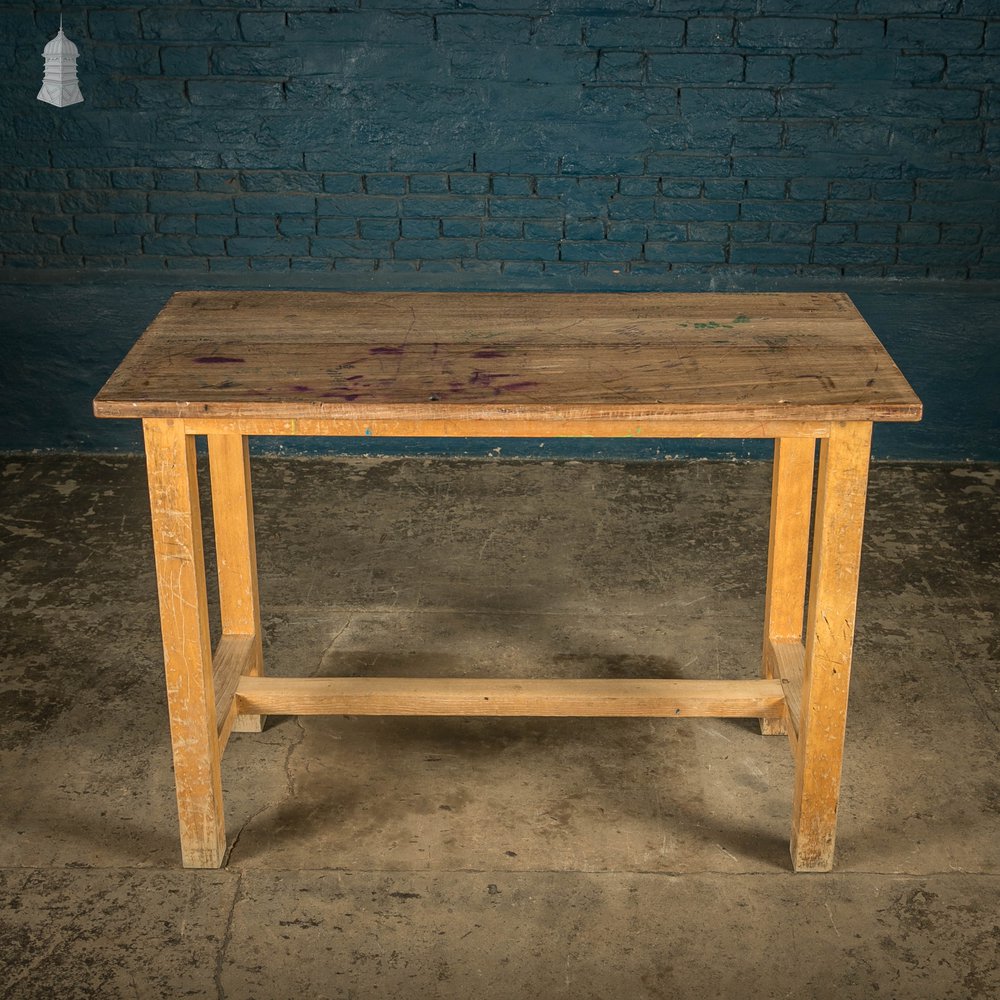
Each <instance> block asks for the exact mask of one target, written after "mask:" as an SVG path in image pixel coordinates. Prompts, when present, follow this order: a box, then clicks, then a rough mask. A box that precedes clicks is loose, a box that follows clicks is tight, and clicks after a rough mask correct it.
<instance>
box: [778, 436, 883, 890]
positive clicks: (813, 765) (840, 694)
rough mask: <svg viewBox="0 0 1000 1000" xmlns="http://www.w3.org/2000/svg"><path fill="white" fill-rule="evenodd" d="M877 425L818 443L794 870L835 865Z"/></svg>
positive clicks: (794, 812) (795, 802)
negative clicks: (867, 497)
mask: <svg viewBox="0 0 1000 1000" xmlns="http://www.w3.org/2000/svg"><path fill="white" fill-rule="evenodd" d="M871 430H872V428H871V424H867V423H848V424H834V425H833V427H832V428H831V433H830V437H829V438H827V439H826V440H824V441H822V442H821V443H820V457H819V472H818V488H817V494H816V513H815V523H814V527H813V555H812V567H811V575H810V579H809V608H808V611H807V614H806V627H805V665H804V678H803V689H802V708H801V716H800V720H799V730H798V733H799V739H798V746H797V752H796V766H795V795H794V799H793V806H792V839H791V853H792V864H793V865H794V867H795V870H796V871H829V870H830V868H831V867H832V866H833V851H834V841H835V838H836V826H837V803H838V799H839V795H840V774H841V766H842V763H843V755H844V732H845V728H846V724H847V695H848V689H849V687H850V680H851V654H852V649H853V645H854V614H855V606H856V603H857V593H858V571H859V568H860V563H861V536H862V531H863V527H864V516H865V495H866V491H867V483H868V461H869V451H870V445H871Z"/></svg>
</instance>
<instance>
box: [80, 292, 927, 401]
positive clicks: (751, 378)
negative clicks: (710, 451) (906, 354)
mask: <svg viewBox="0 0 1000 1000" xmlns="http://www.w3.org/2000/svg"><path fill="white" fill-rule="evenodd" d="M94 408H95V409H94V412H95V413H96V414H97V415H98V416H104V417H197V416H203V417H215V416H218V417H235V418H256V417H267V418H289V419H296V418H320V417H323V418H344V419H355V420H361V421H364V420H392V419H407V420H415V421H420V420H442V419H447V420H458V421H470V420H483V419H486V420H488V419H498V418H505V419H515V420H521V419H524V420H536V421H538V420H540V421H560V420H567V421H581V420H588V419H597V420H600V419H622V420H630V419H636V418H660V419H662V420H664V421H669V420H685V419H692V418H693V419H709V420H874V419H878V420H915V419H919V416H920V402H919V400H918V399H917V397H916V396H915V395H914V394H913V391H912V389H910V387H909V385H908V384H907V383H906V380H905V379H904V378H903V376H902V375H901V374H900V372H899V370H898V369H897V368H896V366H895V365H894V364H893V362H892V359H891V358H890V357H889V355H888V354H887V353H886V352H885V349H884V348H883V347H882V345H881V344H879V342H878V340H877V339H876V338H875V336H874V334H873V333H872V332H871V330H870V329H869V328H868V325H867V324H866V323H865V321H864V320H863V319H862V318H861V316H860V315H859V314H858V313H857V310H855V309H854V307H853V305H852V304H851V302H850V300H849V299H847V298H846V296H843V295H840V294H818V293H817V294H798V295H796V294H775V295H757V294H755V295H745V294H688V295H681V294H616V295H580V294H573V295H546V294H506V295H503V294H489V295H483V294H467V293H450V294H432V293H419V294H413V293H395V294H375V293H339V292H330V293H301V292H270V293H268V292H255V293H249V292H197V293H195V292H187V293H178V294H176V295H174V296H173V297H172V298H171V300H170V301H169V302H168V303H167V305H166V306H165V307H164V309H163V311H162V312H161V313H160V315H159V316H158V317H157V318H156V320H155V321H154V322H153V324H152V325H151V326H150V327H149V329H148V330H147V331H146V333H145V334H144V335H143V336H142V338H140V340H139V342H138V343H137V344H136V345H135V347H134V348H133V349H132V351H131V352H130V353H129V355H128V357H127V358H126V359H125V361H123V362H122V364H121V365H120V366H119V368H118V370H117V371H116V372H115V374H114V375H113V376H112V377H111V379H110V380H109V381H108V383H107V385H105V387H104V388H103V389H102V390H101V392H100V393H99V394H98V396H97V398H96V400H95V404H94Z"/></svg>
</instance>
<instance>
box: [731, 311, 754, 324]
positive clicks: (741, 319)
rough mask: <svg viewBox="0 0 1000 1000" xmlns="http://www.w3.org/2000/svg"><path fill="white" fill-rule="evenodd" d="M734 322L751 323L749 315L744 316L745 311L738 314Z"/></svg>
mask: <svg viewBox="0 0 1000 1000" xmlns="http://www.w3.org/2000/svg"><path fill="white" fill-rule="evenodd" d="M733 322H734V323H749V322H750V317H749V316H744V315H743V313H740V314H739V316H737V317H736V318H735V319H734V320H733Z"/></svg>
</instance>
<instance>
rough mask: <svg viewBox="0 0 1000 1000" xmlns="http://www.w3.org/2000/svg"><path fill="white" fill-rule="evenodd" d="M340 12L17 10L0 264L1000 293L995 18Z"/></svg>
mask: <svg viewBox="0 0 1000 1000" xmlns="http://www.w3.org/2000/svg"><path fill="white" fill-rule="evenodd" d="M330 8H331V4H330V3H329V2H325V0H324V2H322V3H318V2H311V0H298V2H291V3H278V2H275V0H248V2H243V3H236V2H228V3H227V2H223V0H203V2H202V3H201V4H197V5H196V4H193V3H185V4H181V3H171V2H164V3H157V4H155V5H154V4H146V5H140V4H134V3H130V2H127V0H120V2H104V3H98V2H92V3H87V4H83V3H77V2H71V0H64V2H63V4H62V9H63V12H64V15H65V27H66V33H67V35H68V36H69V37H70V38H71V39H73V40H74V41H75V42H76V43H77V45H78V46H79V47H80V50H81V57H80V78H81V85H82V88H83V92H84V96H85V98H86V102H85V103H84V104H82V105H78V106H75V107H71V108H66V109H54V108H51V107H49V106H47V105H44V104H42V103H40V102H38V101H36V100H35V99H34V97H35V94H36V93H37V90H38V87H39V85H40V81H41V67H42V61H41V49H42V46H43V45H44V43H45V41H46V40H47V39H48V38H49V37H51V36H52V35H53V34H54V31H55V28H56V26H57V23H58V14H57V13H56V12H55V11H54V10H53V9H52V8H50V6H49V5H47V4H34V3H19V4H0V73H2V75H3V78H4V80H5V84H4V90H3V100H2V102H0V149H2V152H0V232H2V236H0V254H2V260H3V264H4V265H5V266H6V267H7V268H15V267H20V268H67V267H69V268H92V269H106V268H125V269H141V270H143V271H157V272H165V271H171V270H174V269H177V270H183V271H187V272H191V271H195V272H198V271H202V272H217V271H219V272H272V273H273V272H279V273H280V272H284V273H288V272H299V271H312V272H329V271H331V270H333V271H335V272H338V273H343V272H347V273H348V274H350V273H370V272H374V271H378V272H383V273H386V274H388V275H392V274H411V273H412V272H414V271H421V272H432V273H436V274H439V275H442V274H446V273H455V272H468V273H469V274H468V277H469V278H470V279H471V280H473V281H475V280H477V276H481V277H482V280H483V281H484V283H489V282H491V281H495V280H496V279H497V278H501V277H503V276H504V275H508V276H517V277H518V280H520V281H521V282H523V281H525V280H528V281H530V280H531V279H532V278H533V277H534V276H538V277H539V278H540V279H544V278H545V277H546V276H549V277H552V276H559V277H561V278H563V279H566V278H569V279H575V278H576V277H584V278H585V277H588V276H589V277H594V276H600V277H602V279H605V280H606V279H607V277H608V276H610V275H614V274H623V275H624V274H631V275H635V276H639V277H640V278H642V279H644V280H647V281H648V282H650V283H655V282H656V281H657V280H658V279H660V278H665V279H667V280H668V281H669V280H671V279H673V278H675V277H677V276H679V275H691V274H695V275H698V274H706V275H716V274H719V273H721V272H724V273H726V274H727V275H730V276H733V275H736V276H740V275H746V276H751V277H753V276H767V277H783V276H795V275H801V276H805V277H811V278H824V279H828V278H833V279H839V278H843V277H848V278H859V277H860V278H864V277H872V278H881V277H899V278H902V277H908V278H909V277H928V276H929V277H933V278H937V277H940V278H956V277H957V278H996V277H1000V246H998V245H1000V240H998V235H1000V218H998V213H1000V181H998V177H1000V165H998V153H1000V122H998V116H1000V92H998V90H997V88H996V80H997V79H998V77H1000V58H998V52H1000V0H826V2H820V0H705V2H701V3H692V4H684V3H683V2H678V3H675V2H670V0H646V2H641V3H640V2H636V3H624V2H619V3H611V2H601V0H547V2H542V3H529V2H527V0H357V2H353V3H342V4H339V5H336V7H335V9H334V10H332V11H331V9H330ZM942 12H943V13H942ZM437 280H438V281H441V280H447V279H441V278H439V279H437Z"/></svg>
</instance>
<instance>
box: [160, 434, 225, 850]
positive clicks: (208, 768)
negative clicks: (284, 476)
mask: <svg viewBox="0 0 1000 1000" xmlns="http://www.w3.org/2000/svg"><path fill="white" fill-rule="evenodd" d="M143 431H144V434H145V440H146V471H147V476H148V479H149V502H150V511H151V514H152V523H153V552H154V556H155V559H156V582H157V588H158V590H159V597H160V627H161V631H162V635H163V662H164V667H165V670H166V678H167V704H168V708H169V711H170V739H171V742H172V744H173V755H174V782H175V784H176V789H177V813H178V819H179V822H180V837H181V855H182V858H183V862H184V866H185V867H186V868H218V867H219V865H221V864H222V860H223V857H224V855H225V852H226V832H225V819H224V815H223V808H222V773H221V768H220V755H221V752H220V749H219V740H218V733H217V724H216V715H215V691H214V686H213V683H214V682H213V676H212V649H211V643H210V639H209V631H208V599H207V595H206V589H205V558H204V552H203V550H202V536H201V509H200V505H199V500H198V473H197V458H196V456H195V446H194V438H193V437H190V436H188V435H186V434H185V433H184V429H183V427H182V426H181V424H180V422H179V421H173V420H145V421H143Z"/></svg>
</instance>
